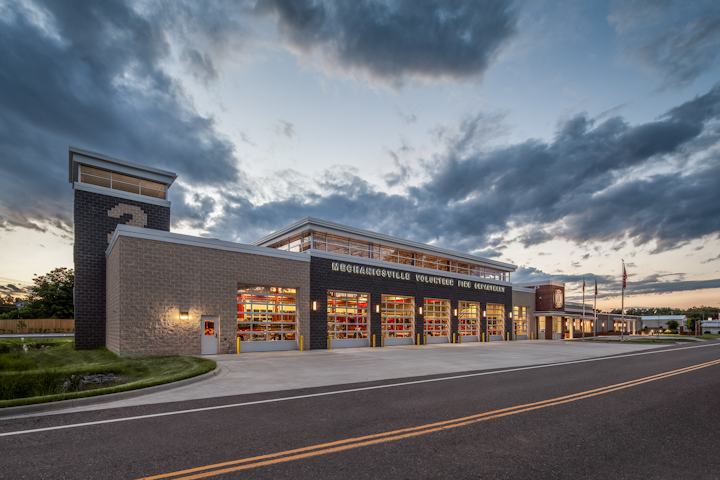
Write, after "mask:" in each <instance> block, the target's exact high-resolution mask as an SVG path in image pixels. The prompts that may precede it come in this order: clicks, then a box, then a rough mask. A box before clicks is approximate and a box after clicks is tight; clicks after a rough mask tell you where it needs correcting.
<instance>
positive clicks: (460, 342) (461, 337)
mask: <svg viewBox="0 0 720 480" xmlns="http://www.w3.org/2000/svg"><path fill="white" fill-rule="evenodd" d="M460 343H462V335H460Z"/></svg>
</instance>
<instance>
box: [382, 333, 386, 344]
mask: <svg viewBox="0 0 720 480" xmlns="http://www.w3.org/2000/svg"><path fill="white" fill-rule="evenodd" d="M382 346H383V347H384V346H385V335H383V336H382Z"/></svg>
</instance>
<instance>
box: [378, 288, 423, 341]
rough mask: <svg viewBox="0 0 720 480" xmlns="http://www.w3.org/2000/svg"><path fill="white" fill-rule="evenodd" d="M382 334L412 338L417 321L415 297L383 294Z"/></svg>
mask: <svg viewBox="0 0 720 480" xmlns="http://www.w3.org/2000/svg"><path fill="white" fill-rule="evenodd" d="M381 310H382V312H381V313H382V335H383V337H386V338H412V334H413V325H414V323H415V299H414V298H413V297H398V296H394V295H383V296H382V305H381Z"/></svg>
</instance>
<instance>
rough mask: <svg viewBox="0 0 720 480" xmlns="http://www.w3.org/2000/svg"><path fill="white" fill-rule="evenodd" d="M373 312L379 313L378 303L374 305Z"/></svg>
mask: <svg viewBox="0 0 720 480" xmlns="http://www.w3.org/2000/svg"><path fill="white" fill-rule="evenodd" d="M375 313H380V304H379V303H378V304H377V305H375Z"/></svg>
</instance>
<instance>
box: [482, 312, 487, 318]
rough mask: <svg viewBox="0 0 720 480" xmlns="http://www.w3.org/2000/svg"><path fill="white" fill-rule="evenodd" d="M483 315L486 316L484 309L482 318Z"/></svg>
mask: <svg viewBox="0 0 720 480" xmlns="http://www.w3.org/2000/svg"><path fill="white" fill-rule="evenodd" d="M485 317H487V315H486V314H485V310H483V318H485Z"/></svg>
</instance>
